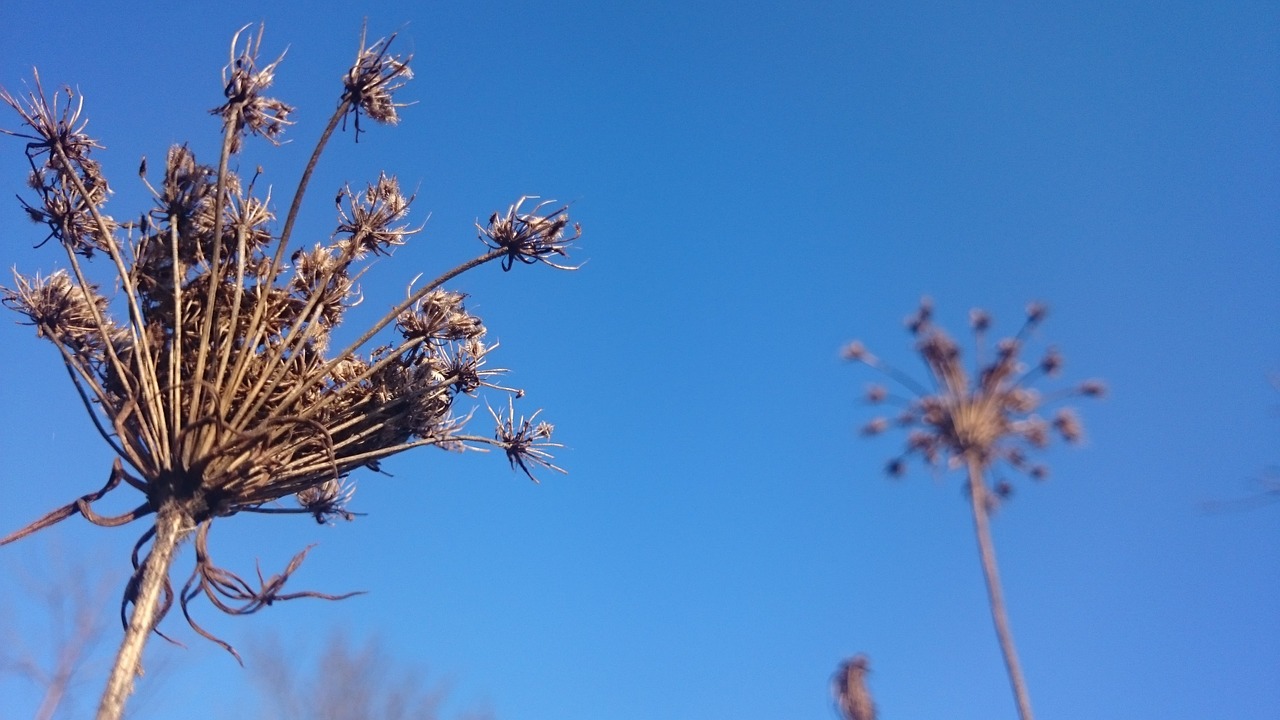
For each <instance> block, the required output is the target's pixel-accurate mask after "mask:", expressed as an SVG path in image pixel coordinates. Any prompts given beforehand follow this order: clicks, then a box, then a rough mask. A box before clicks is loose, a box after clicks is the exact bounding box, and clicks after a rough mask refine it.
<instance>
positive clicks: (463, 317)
mask: <svg viewBox="0 0 1280 720" xmlns="http://www.w3.org/2000/svg"><path fill="white" fill-rule="evenodd" d="M465 298H466V295H464V294H463V293H455V292H448V291H447V290H433V291H432V292H430V293H428V294H427V295H426V296H425V297H423V298H422V299H421V300H419V301H418V302H417V303H415V304H414V306H413V307H412V308H409V309H408V310H405V311H404V312H402V313H400V316H399V317H398V318H397V319H396V327H397V328H398V329H399V330H400V334H401V335H403V336H404V338H405V339H406V340H412V339H414V338H421V339H423V340H427V341H430V342H437V343H438V342H443V341H449V340H466V339H469V338H478V337H480V336H482V335H484V333H485V328H484V323H483V322H482V321H481V320H480V318H478V317H476V316H474V315H470V314H468V313H467V311H466V309H465V308H464V307H463V306H462V301H463V300H464V299H465Z"/></svg>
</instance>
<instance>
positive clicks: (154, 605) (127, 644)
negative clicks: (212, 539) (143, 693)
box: [97, 503, 192, 720]
mask: <svg viewBox="0 0 1280 720" xmlns="http://www.w3.org/2000/svg"><path fill="white" fill-rule="evenodd" d="M191 529H192V528H191V527H190V520H189V519H188V518H187V517H185V516H184V515H183V513H182V511H181V510H180V509H179V508H178V507H177V505H176V504H174V503H167V504H165V505H163V506H162V507H161V508H160V511H159V512H158V513H157V514H156V525H155V538H154V540H153V541H152V543H151V552H149V553H147V559H146V560H144V561H143V563H142V567H141V568H139V570H138V572H137V573H136V574H135V575H134V581H133V582H131V583H130V588H136V592H135V593H134V594H133V613H132V614H131V615H130V616H129V626H128V628H126V630H125V635H124V641H123V642H121V643H120V650H119V652H118V653H117V654H116V661H115V665H114V666H112V668H111V676H110V677H109V678H108V680H107V688H106V690H105V691H104V692H103V694H102V701H101V703H100V704H99V705H98V715H97V720H119V718H120V717H121V716H122V715H123V714H124V705H125V701H126V700H128V698H129V696H130V695H131V694H133V681H134V678H135V677H137V676H140V675H141V674H142V648H143V646H144V645H145V644H146V641H147V638H148V636H150V635H151V631H152V630H154V629H155V627H156V623H157V622H158V621H159V615H160V612H159V610H160V598H161V597H162V596H163V595H164V594H165V588H166V587H167V586H168V582H169V568H170V566H171V565H172V564H173V556H174V552H175V551H176V550H177V548H178V544H179V543H180V542H182V540H183V538H185V537H186V536H187V535H189V534H190V533H191Z"/></svg>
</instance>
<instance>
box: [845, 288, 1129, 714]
mask: <svg viewBox="0 0 1280 720" xmlns="http://www.w3.org/2000/svg"><path fill="white" fill-rule="evenodd" d="M1047 312H1048V310H1047V308H1046V307H1045V306H1044V305H1041V304H1039V303H1031V304H1030V305H1028V306H1027V313H1026V319H1025V321H1024V322H1023V324H1022V327H1021V328H1020V329H1019V330H1018V332H1017V333H1016V334H1015V335H1013V336H1011V337H1007V338H1004V339H1002V340H1000V341H998V342H997V343H995V346H994V347H988V346H987V332H988V330H989V329H990V327H991V316H990V315H989V314H988V313H987V312H986V311H983V310H973V311H971V312H970V316H969V317H970V326H971V328H972V330H973V333H974V349H975V352H976V354H977V367H975V368H974V372H973V374H972V376H971V375H970V374H969V371H968V370H967V369H966V368H965V366H964V363H963V360H962V357H961V351H960V346H959V345H958V344H957V343H956V341H955V340H953V339H952V338H951V336H950V335H949V334H947V332H946V331H945V330H943V329H942V328H941V327H939V326H937V325H936V324H935V323H934V322H933V304H932V302H931V301H930V300H929V299H928V298H925V299H923V300H922V301H921V303H920V307H919V309H918V310H917V311H916V312H915V314H914V315H912V316H910V317H908V318H907V321H906V324H907V328H908V329H909V330H910V331H911V334H912V336H913V337H914V338H915V341H916V351H917V352H918V353H919V354H920V357H921V359H922V360H923V361H924V364H925V366H926V367H927V368H928V369H929V381H930V384H929V386H926V385H924V384H922V383H919V382H917V381H916V380H915V379H914V378H912V377H911V376H910V375H908V374H907V373H904V372H902V371H901V370H899V369H898V368H896V367H894V366H893V365H890V364H888V363H886V362H884V361H883V360H881V359H880V358H878V357H876V356H875V355H873V354H871V353H870V352H869V351H868V350H867V349H866V347H865V346H864V345H863V344H862V343H861V342H858V341H854V342H852V343H849V344H848V345H847V346H846V347H845V348H844V352H843V354H844V357H845V359H847V360H849V361H852V362H859V363H862V364H864V365H868V366H870V367H872V368H875V369H876V370H878V371H879V372H881V373H883V374H884V375H886V376H887V377H889V378H891V379H892V380H894V381H895V382H897V383H898V384H899V385H900V386H901V387H902V389H904V390H906V391H907V392H908V393H909V395H907V396H902V395H897V394H894V393H891V392H890V391H889V390H888V389H887V388H886V387H884V386H882V385H879V384H873V385H871V386H870V387H869V388H868V389H867V393H866V400H867V401H868V402H870V403H872V404H876V405H880V404H888V405H891V406H896V408H897V414H896V415H895V416H894V417H888V416H882V417H877V418H874V419H872V420H871V421H870V422H868V423H867V424H866V425H864V426H863V428H862V434H864V435H878V434H880V433H882V432H885V431H886V430H888V429H889V428H891V427H901V428H904V429H906V430H907V442H906V449H905V450H904V451H903V452H902V453H901V454H900V455H898V456H896V457H894V458H893V459H892V460H890V461H889V464H888V466H887V468H886V470H887V471H888V473H889V474H890V475H891V476H894V477H900V476H901V475H903V474H904V473H905V472H906V468H907V463H908V461H909V460H910V459H912V458H919V459H921V460H923V461H924V462H925V464H927V465H929V466H930V467H932V468H935V469H941V468H946V469H961V468H963V469H964V470H965V471H966V473H967V483H966V490H967V492H968V496H969V500H970V503H969V504H970V507H971V508H972V511H973V520H974V530H975V533H976V535H977V539H978V549H979V554H980V556H981V560H982V570H983V576H984V578H985V579H986V584H987V594H988V598H989V600H990V604H991V615H992V619H993V621H994V623H995V627H996V635H997V638H998V639H999V642H1000V649H1001V652H1002V653H1003V654H1004V661H1005V666H1006V669H1007V671H1008V673H1009V682H1010V684H1011V685H1012V687H1013V693H1014V699H1015V702H1016V703H1017V706H1018V714H1019V716H1020V717H1021V718H1022V720H1031V718H1032V712H1031V699H1030V696H1029V694H1028V692H1027V686H1026V681H1025V679H1024V678H1023V675H1022V668H1021V665H1020V664H1019V662H1018V657H1017V651H1016V649H1015V646H1014V642H1013V635H1012V633H1011V631H1010V629H1009V621H1008V615H1007V613H1006V612H1005V607H1004V598H1003V592H1002V590H1001V586H1000V576H999V571H998V567H997V565H996V556H995V546H994V545H993V544H992V542H991V532H990V528H989V515H990V513H991V512H992V511H993V510H994V509H995V507H996V505H997V504H998V503H999V502H1000V501H1001V500H1004V499H1007V498H1008V497H1010V495H1011V494H1012V485H1011V484H1010V483H1009V481H1008V480H1005V479H1003V478H1001V477H1000V476H999V475H997V473H998V472H999V471H1000V469H1001V467H1008V468H1011V469H1013V470H1015V471H1021V472H1025V473H1026V474H1028V475H1030V476H1031V477H1032V478H1035V479H1039V480H1043V479H1045V478H1046V477H1048V472H1049V471H1048V468H1047V467H1046V466H1045V465H1043V464H1039V463H1034V462H1032V461H1031V458H1030V456H1031V454H1032V453H1034V452H1035V451H1038V450H1042V449H1044V448H1046V447H1047V446H1048V445H1049V443H1050V441H1051V439H1052V436H1053V435H1054V434H1056V435H1058V436H1060V437H1061V438H1062V439H1063V440H1065V441H1067V442H1068V443H1078V442H1080V441H1081V439H1082V438H1083V427H1082V425H1081V422H1080V419H1079V417H1078V416H1077V415H1076V414H1075V412H1074V411H1072V410H1071V409H1070V408H1065V407H1060V408H1058V409H1057V410H1056V412H1055V413H1054V415H1053V416H1052V419H1045V418H1043V417H1041V415H1040V414H1039V412H1040V411H1041V410H1042V409H1045V408H1047V407H1049V406H1052V405H1055V404H1056V403H1058V402H1060V401H1062V400H1064V399H1066V398H1068V397H1073V396H1083V397H1099V396H1101V395H1103V394H1104V392H1105V388H1104V386H1103V384H1102V383H1101V382H1099V381H1097V380H1088V381H1085V382H1083V383H1080V384H1078V385H1075V386H1072V387H1068V388H1065V389H1062V390H1059V391H1057V392H1053V393H1051V394H1048V395H1042V394H1041V393H1040V392H1039V391H1038V390H1036V389H1035V388H1033V387H1032V384H1033V383H1034V382H1035V381H1036V380H1038V379H1039V378H1041V377H1045V376H1048V377H1053V376H1056V375H1058V374H1059V372H1060V371H1061V370H1062V364H1063V357H1062V355H1061V353H1059V352H1058V350H1057V349H1056V348H1053V347H1049V348H1048V349H1047V350H1045V351H1044V353H1043V355H1041V357H1040V359H1039V360H1038V361H1037V362H1036V363H1034V364H1032V365H1028V364H1026V363H1024V362H1023V361H1022V359H1021V357H1020V356H1021V353H1022V351H1023V349H1024V346H1025V344H1026V341H1027V340H1028V339H1029V338H1030V336H1031V334H1032V332H1033V331H1034V330H1035V329H1036V328H1037V327H1038V326H1039V325H1040V323H1041V322H1043V321H1044V318H1045V316H1046V314H1047ZM930 388H931V389H930ZM989 483H990V484H989Z"/></svg>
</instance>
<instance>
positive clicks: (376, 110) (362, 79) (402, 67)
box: [342, 31, 413, 139]
mask: <svg viewBox="0 0 1280 720" xmlns="http://www.w3.org/2000/svg"><path fill="white" fill-rule="evenodd" d="M395 37H396V36H395V35H391V36H390V37H387V38H383V39H379V40H375V41H374V42H373V43H368V44H366V42H365V38H366V36H365V33H364V32H363V31H362V32H361V33H360V50H359V51H358V52H357V53H356V62H355V64H354V65H352V66H351V69H350V70H348V71H347V74H346V75H345V76H344V77H343V79H342V84H343V87H344V89H345V91H344V94H343V100H344V101H345V102H346V103H347V105H348V112H349V113H350V114H351V116H352V117H353V118H354V122H355V130H356V135H357V139H358V137H359V133H360V132H361V129H360V114H361V113H364V114H365V115H368V116H369V117H370V118H372V119H373V120H374V121H375V122H379V123H384V124H387V125H395V124H396V123H398V122H400V115H399V113H398V110H399V108H402V107H405V104H403V103H397V102H396V101H395V99H394V94H395V92H396V91H397V90H399V89H400V88H402V87H404V85H405V83H407V82H408V81H409V80H412V79H413V71H412V70H410V69H409V62H410V61H411V60H412V59H413V58H412V56H407V57H399V56H395V55H391V54H390V53H389V50H390V48H391V42H392V41H393V40H395Z"/></svg>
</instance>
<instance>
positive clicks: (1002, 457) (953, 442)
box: [843, 298, 1102, 478]
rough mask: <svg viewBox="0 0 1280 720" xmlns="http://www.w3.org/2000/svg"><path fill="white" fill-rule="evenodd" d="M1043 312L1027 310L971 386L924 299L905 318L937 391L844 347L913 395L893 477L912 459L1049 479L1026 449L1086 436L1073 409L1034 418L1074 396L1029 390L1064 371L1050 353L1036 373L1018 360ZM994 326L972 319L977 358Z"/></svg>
mask: <svg viewBox="0 0 1280 720" xmlns="http://www.w3.org/2000/svg"><path fill="white" fill-rule="evenodd" d="M1045 312H1046V311H1045V309H1044V306H1043V305H1039V304H1032V305H1031V306H1030V307H1029V308H1028V322H1027V325H1026V326H1024V328H1023V331H1021V332H1019V333H1018V335H1017V336H1016V337H1012V338H1005V339H1003V340H1001V341H1000V342H999V343H998V344H997V346H996V352H995V356H994V358H993V359H992V360H991V361H990V362H988V363H986V364H985V365H983V366H981V367H979V368H978V372H977V382H976V383H975V382H971V381H970V378H969V375H968V373H967V371H966V369H965V367H964V364H963V362H962V357H961V355H962V354H961V350H960V347H959V345H958V344H957V343H956V342H955V341H954V340H952V338H951V337H950V336H949V335H948V334H947V333H946V332H945V331H944V330H943V329H942V328H940V327H938V326H937V325H934V324H933V306H932V304H931V303H930V302H929V301H928V299H927V298H926V299H925V300H924V301H922V302H921V305H920V308H919V309H918V310H917V311H916V313H915V314H914V315H913V316H911V317H909V318H908V319H907V326H908V327H909V328H910V329H911V331H912V333H913V334H914V335H915V337H916V350H917V352H918V353H919V354H920V357H921V358H922V359H923V360H924V362H925V365H926V366H927V367H928V369H929V372H930V375H931V376H932V377H931V378H930V379H931V380H932V382H931V383H929V384H928V385H929V386H932V389H929V387H928V386H927V385H925V384H922V383H918V382H916V381H915V380H913V379H912V378H910V377H909V376H907V375H905V374H904V373H902V372H900V371H898V370H897V369H896V368H893V367H891V366H889V365H887V364H884V363H883V362H882V361H880V360H875V359H869V358H870V355H869V353H867V351H866V349H865V348H864V347H863V346H862V345H861V343H856V342H855V343H851V344H850V345H849V346H847V347H846V348H845V350H844V351H843V355H844V356H845V357H846V358H848V359H851V360H857V361H861V362H864V363H865V364H868V365H871V366H872V367H874V368H876V369H877V370H879V371H881V372H883V373H885V374H886V375H888V376H890V377H891V378H893V379H894V380H896V381H898V382H899V383H901V384H902V385H903V386H904V387H905V388H906V389H908V390H910V391H912V393H913V394H914V397H913V398H911V399H909V400H907V401H905V407H904V408H903V410H902V412H901V414H900V415H899V416H898V418H897V419H896V424H897V425H898V426H901V427H904V428H907V430H908V433H907V438H906V451H905V452H904V453H903V454H902V455H901V456H899V457H897V458H894V460H893V461H892V462H891V463H890V465H889V468H888V469H889V471H890V473H891V474H894V475H897V474H900V473H902V472H904V471H905V467H906V461H907V459H909V458H910V457H912V456H915V457H918V458H920V459H921V460H923V461H924V463H925V464H927V465H930V466H933V467H940V466H941V465H942V464H943V463H944V462H945V464H946V466H947V467H950V468H955V467H961V466H964V465H966V464H969V463H973V462H976V463H977V464H978V465H979V466H980V467H981V468H983V469H984V470H985V469H987V468H989V467H991V466H992V465H993V464H995V463H996V462H998V461H1003V462H1005V463H1007V464H1008V465H1009V466H1010V467H1013V468H1014V469H1017V470H1020V471H1023V472H1028V473H1030V474H1032V475H1033V477H1037V478H1043V477H1045V476H1047V474H1048V470H1047V468H1044V467H1043V466H1040V465H1032V464H1031V463H1029V462H1028V461H1027V452H1028V451H1033V450H1038V449H1041V448H1044V447H1046V446H1048V444H1049V442H1050V437H1051V435H1052V434H1055V433H1056V434H1057V435H1059V436H1061V437H1062V438H1063V439H1064V440H1066V441H1068V442H1076V441H1078V440H1079V438H1080V436H1081V432H1080V423H1079V420H1078V418H1077V417H1076V416H1075V414H1074V413H1072V412H1070V411H1068V410H1063V411H1060V412H1059V413H1058V414H1057V415H1056V416H1055V418H1054V420H1053V421H1052V422H1047V421H1046V420H1044V419H1043V418H1041V417H1040V416H1038V415H1037V414H1036V412H1037V411H1038V410H1040V408H1041V407H1042V406H1044V405H1045V404H1046V403H1047V402H1049V401H1051V400H1055V399H1058V398H1061V397H1063V396H1064V395H1066V394H1071V393H1070V392H1068V393H1065V394H1064V393H1061V392H1058V393H1054V394H1052V395H1050V396H1049V399H1046V398H1045V397H1043V396H1042V395H1041V393H1039V392H1038V391H1037V390H1035V389H1034V388H1032V387H1030V386H1029V383H1030V381H1031V380H1033V379H1035V378H1038V377H1040V376H1041V375H1056V374H1057V373H1058V371H1059V370H1060V368H1061V366H1062V356H1061V354H1060V353H1059V352H1058V351H1057V350H1056V349H1055V348H1049V349H1048V350H1047V351H1046V352H1045V354H1044V356H1043V357H1042V359H1041V360H1040V361H1039V363H1037V364H1036V365H1035V367H1034V368H1031V369H1028V368H1027V367H1026V366H1025V365H1024V364H1023V363H1022V362H1021V361H1020V360H1019V355H1020V353H1021V352H1022V349H1023V340H1024V338H1025V330H1026V329H1027V327H1029V326H1030V325H1033V324H1035V323H1038V322H1040V321H1041V320H1042V319H1043V318H1044V317H1045ZM990 322H991V321H990V316H989V315H988V314H987V313H986V312H984V311H981V310H974V311H972V312H971V314H970V323H971V325H972V327H973V331H974V334H975V336H977V341H978V346H979V355H981V335H982V333H984V332H985V331H987V330H988V329H989V328H990ZM871 387H872V389H871V390H869V391H868V393H867V398H868V399H869V400H871V401H873V402H877V401H881V400H883V399H885V397H887V392H886V391H885V390H883V389H882V388H880V387H879V386H876V385H873V386H871ZM1077 392H1078V393H1079V394H1088V395H1097V394H1100V393H1101V392H1102V385H1101V383H1097V382H1096V381H1091V382H1090V383H1085V384H1084V385H1082V386H1080V387H1079V388H1078V390H1077ZM888 427H889V422H888V421H887V420H885V419H884V418H879V417H877V418H874V419H872V420H871V421H870V422H869V423H867V424H866V425H865V426H863V427H862V428H861V433H862V434H864V435H874V434H879V433H881V432H884V431H885V430H887V429H888Z"/></svg>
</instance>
